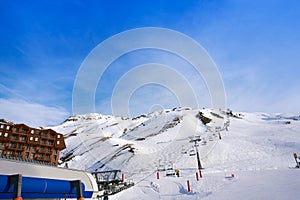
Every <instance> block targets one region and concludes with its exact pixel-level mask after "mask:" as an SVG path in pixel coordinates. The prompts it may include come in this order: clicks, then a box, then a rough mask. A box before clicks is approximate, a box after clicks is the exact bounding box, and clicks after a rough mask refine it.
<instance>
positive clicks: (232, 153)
mask: <svg viewBox="0 0 300 200" xmlns="http://www.w3.org/2000/svg"><path fill="white" fill-rule="evenodd" d="M299 120H300V117H299V116H283V115H274V114H265V113H232V112H227V113H225V112H220V111H216V110H210V109H201V110H190V109H189V108H179V109H173V110H164V111H161V112H154V113H150V114H148V115H142V116H139V117H136V118H133V119H128V118H124V117H115V116H105V115H101V114H95V113H94V114H87V115H76V116H72V117H70V118H68V119H67V120H66V121H65V122H64V123H62V124H61V125H59V126H56V127H52V128H53V129H54V130H56V131H58V132H61V133H63V134H65V138H66V144H67V149H66V150H64V151H63V152H62V153H61V160H62V166H64V164H65V163H68V166H69V167H70V168H77V169H84V170H88V171H96V170H99V171H100V170H107V169H121V170H122V171H123V172H124V173H125V174H126V177H127V179H133V181H134V182H136V183H137V185H136V186H135V187H133V188H132V189H129V190H127V191H124V192H122V193H120V194H118V195H116V196H115V197H114V198H116V199H160V198H161V199H199V198H204V197H206V198H208V199H220V198H219V197H220V195H221V196H222V195H228V194H227V193H228V192H230V191H236V192H235V195H236V197H235V198H234V199H240V198H241V196H244V195H245V194H244V193H247V191H248V189H247V188H249V187H250V188H251V187H252V191H253V192H250V193H251V195H250V196H248V198H246V197H243V198H245V199H257V198H256V197H257V196H255V195H259V196H261V195H263V194H266V195H267V196H266V197H268V198H269V197H272V198H273V197H276V196H277V197H280V195H279V196H278V195H275V193H271V196H268V195H269V194H270V192H271V190H269V191H267V190H263V189H264V188H265V189H267V188H268V189H272V188H273V186H272V185H274V184H273V182H274V181H276V183H277V186H276V188H277V190H283V192H289V194H292V195H296V194H298V195H299V193H300V192H298V193H297V191H299V190H296V193H295V192H294V193H295V194H294V193H293V191H294V190H292V191H290V190H291V189H293V187H291V185H294V184H299V182H300V181H297V180H299V178H300V177H299V175H298V174H299V173H300V172H298V171H297V170H292V169H290V168H291V167H294V165H295V161H294V158H293V153H294V152H299V153H300V137H299V131H300V121H299ZM228 121H230V123H229V127H228V131H226V130H225V129H226V126H224V123H227V124H228ZM216 129H217V130H218V129H221V130H222V131H221V137H222V139H221V140H220V139H219V135H218V134H217V132H216V131H215V130H216ZM195 136H197V137H198V138H201V142H200V144H199V150H200V157H201V162H202V165H203V167H204V168H205V169H204V170H203V176H204V177H203V179H202V180H200V181H198V182H197V181H195V172H196V171H197V162H196V157H195V156H190V154H193V151H194V148H193V146H192V143H190V142H189V141H190V138H191V137H195ZM168 163H173V164H174V167H175V168H178V169H179V170H180V177H179V178H178V177H165V174H164V172H161V178H160V180H156V179H155V178H156V176H155V174H156V170H157V168H158V167H159V165H161V166H164V165H166V164H168ZM297 172H298V173H297ZM232 173H234V174H235V175H236V177H235V178H234V179H231V178H228V176H230V174H232ZM295 173H297V174H295ZM294 176H298V179H293V181H296V182H295V183H293V184H291V185H290V186H289V187H288V188H289V189H288V188H286V185H289V184H287V183H292V182H291V180H289V181H287V180H286V179H285V177H290V178H292V177H294ZM254 177H256V178H254ZM187 180H190V181H191V184H192V192H191V193H188V192H187V191H186V190H187V189H186V181H187ZM266 180H268V181H266ZM254 181H259V182H260V183H261V185H260V186H259V185H258V184H257V183H256V182H254ZM275 185H276V184H275ZM256 190H258V191H260V192H256V193H255V191H256ZM226 192H227V193H226ZM248 193H249V191H248ZM122 195H123V196H122ZM124 195H125V196H126V198H124ZM233 196H234V195H233ZM284 197H285V196H281V198H278V199H289V198H284ZM224 199H226V198H224ZM227 199H231V198H230V197H228V198H227Z"/></svg>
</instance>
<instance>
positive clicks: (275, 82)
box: [0, 0, 300, 126]
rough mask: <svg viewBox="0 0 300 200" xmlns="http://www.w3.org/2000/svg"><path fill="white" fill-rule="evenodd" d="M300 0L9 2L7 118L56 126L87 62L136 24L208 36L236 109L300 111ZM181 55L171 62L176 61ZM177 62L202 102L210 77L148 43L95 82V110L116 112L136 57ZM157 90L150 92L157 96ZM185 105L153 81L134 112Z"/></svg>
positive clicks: (0, 88)
mask: <svg viewBox="0 0 300 200" xmlns="http://www.w3.org/2000/svg"><path fill="white" fill-rule="evenodd" d="M299 22H300V2H299V1H297V0H290V1H283V0H281V1H276V0H272V1H271V0H270V1H250V0H242V1H237V0H236V1H235V0H231V1H229V0H228V1H226V0H218V1H217V0H216V1H215V0H205V1H203V0H198V1H195V0H190V1H169V0H168V1H83V0H82V1H80V0H78V1H76V0H62V1H30V0H29V1H0V25H1V31H0V69H1V71H0V102H1V104H0V105H1V108H0V118H5V119H8V120H11V121H14V122H25V123H28V124H30V125H34V126H38V125H43V126H44V125H54V124H58V123H60V122H61V121H63V120H64V118H66V117H67V116H69V115H71V114H72V90H73V84H74V80H75V78H76V74H77V72H78V70H79V68H80V65H81V63H82V62H83V60H84V59H85V58H86V56H87V55H88V54H89V53H90V51H91V50H92V49H93V48H94V47H96V46H97V45H98V44H99V43H101V42H102V41H104V40H105V39H107V38H109V37H111V36H113V35H115V34H118V33H120V32H122V31H126V30H129V29H133V28H140V27H164V28H168V29H173V30H176V31H179V32H182V33H184V34H186V35H188V36H189V37H191V38H193V39H195V40H196V41H197V42H198V43H199V44H201V45H202V46H203V47H204V48H205V49H206V50H207V52H208V53H209V54H210V56H211V57H212V58H213V60H214V61H215V63H216V65H217V66H218V69H219V71H220V73H221V76H222V78H223V81H224V85H225V89H226V94H227V107H229V108H231V109H233V110H236V111H249V112H256V111H261V112H280V113H292V114H299V111H300V106H299V105H300V104H299V100H300V93H299V92H300V79H299V75H300V58H299V55H300V23H299ZM170 60H172V62H170ZM148 62H157V63H166V64H169V65H172V66H174V69H176V70H177V71H179V72H180V73H181V74H182V75H183V76H185V78H186V79H187V80H189V81H190V82H191V85H192V86H193V89H194V90H195V91H196V92H197V95H198V97H199V98H201V101H200V102H199V105H200V107H204V106H205V107H209V106H210V99H209V95H208V93H207V89H206V86H205V83H204V82H203V80H201V77H198V76H195V75H194V73H193V69H192V68H191V67H189V66H187V65H186V64H185V63H184V62H183V61H182V60H180V59H179V58H174V57H173V56H172V55H170V54H167V53H165V52H158V51H151V50H145V51H140V52H133V53H130V54H128V55H126V56H123V57H121V58H120V59H118V60H116V62H114V63H113V64H112V65H111V66H110V67H109V68H108V69H107V70H106V72H105V73H104V75H103V77H101V80H100V82H99V86H98V89H97V91H96V100H95V104H96V111H97V112H101V113H104V114H110V113H111V110H110V97H111V95H112V91H113V89H114V86H115V84H116V83H117V81H118V80H119V79H120V77H121V76H122V75H124V73H126V72H127V71H129V70H130V69H132V68H133V67H134V66H136V65H139V64H143V63H148ZM149 94H150V95H149ZM155 105H159V107H163V108H173V107H175V106H178V102H176V99H175V98H174V95H173V94H172V93H171V92H170V91H168V90H166V89H165V88H163V87H159V86H156V85H148V86H145V87H142V88H140V89H139V90H137V91H136V92H135V93H134V94H133V96H132V98H131V101H130V104H129V109H130V110H131V113H132V115H138V114H142V113H146V112H148V111H151V110H152V109H153V107H155Z"/></svg>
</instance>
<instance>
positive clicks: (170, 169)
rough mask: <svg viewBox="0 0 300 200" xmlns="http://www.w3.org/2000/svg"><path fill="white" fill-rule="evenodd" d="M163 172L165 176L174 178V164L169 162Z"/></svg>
mask: <svg viewBox="0 0 300 200" xmlns="http://www.w3.org/2000/svg"><path fill="white" fill-rule="evenodd" d="M165 170H166V176H175V171H174V164H173V163H171V162H169V163H168V164H167V165H166V166H165Z"/></svg>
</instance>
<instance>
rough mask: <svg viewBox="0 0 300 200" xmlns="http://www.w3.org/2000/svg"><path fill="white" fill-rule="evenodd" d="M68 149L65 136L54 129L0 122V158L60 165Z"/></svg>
mask: <svg viewBox="0 0 300 200" xmlns="http://www.w3.org/2000/svg"><path fill="white" fill-rule="evenodd" d="M65 148H66V145H65V142H64V138H63V135H62V134H60V133H57V132H55V131H54V130H52V129H39V128H31V127H29V126H27V125H25V124H12V123H5V122H0V156H2V157H10V158H17V159H24V160H34V161H39V162H43V163H47V164H53V165H57V164H58V157H59V152H60V151H61V150H63V149H65Z"/></svg>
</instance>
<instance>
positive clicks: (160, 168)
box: [157, 159, 165, 171]
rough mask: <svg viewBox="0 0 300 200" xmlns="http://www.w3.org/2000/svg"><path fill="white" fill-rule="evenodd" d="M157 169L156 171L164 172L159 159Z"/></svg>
mask: <svg viewBox="0 0 300 200" xmlns="http://www.w3.org/2000/svg"><path fill="white" fill-rule="evenodd" d="M158 162H159V163H158V167H157V171H165V166H164V164H163V163H161V159H159V161H158Z"/></svg>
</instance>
